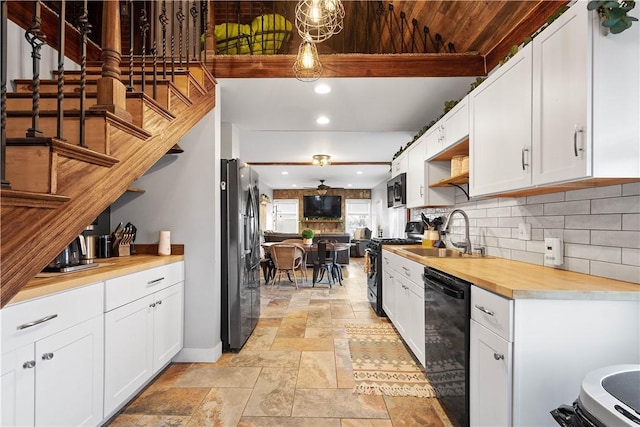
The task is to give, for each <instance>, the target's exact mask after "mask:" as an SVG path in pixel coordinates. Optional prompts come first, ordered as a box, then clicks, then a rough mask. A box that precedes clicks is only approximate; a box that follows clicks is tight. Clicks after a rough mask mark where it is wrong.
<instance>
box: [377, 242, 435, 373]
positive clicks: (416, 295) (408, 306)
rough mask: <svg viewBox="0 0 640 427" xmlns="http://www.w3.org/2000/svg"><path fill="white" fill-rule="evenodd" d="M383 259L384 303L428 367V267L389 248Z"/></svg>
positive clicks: (397, 328)
mask: <svg viewBox="0 0 640 427" xmlns="http://www.w3.org/2000/svg"><path fill="white" fill-rule="evenodd" d="M382 261H383V262H382V307H383V308H384V311H385V313H387V316H389V320H391V322H392V323H393V326H394V327H395V328H396V330H397V331H398V333H399V334H400V336H401V337H402V339H403V340H404V342H405V343H406V344H407V346H408V347H409V348H410V349H411V351H412V352H413V354H414V356H415V357H416V359H418V361H419V362H420V363H421V364H422V366H423V367H424V364H425V357H424V345H425V339H424V320H425V319H424V284H423V283H422V271H423V270H424V267H423V266H422V265H421V264H419V263H417V262H415V261H411V260H409V259H406V258H404V257H401V256H399V255H396V254H394V253H392V252H389V251H385V250H383V251H382Z"/></svg>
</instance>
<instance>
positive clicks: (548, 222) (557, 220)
mask: <svg viewBox="0 0 640 427" xmlns="http://www.w3.org/2000/svg"><path fill="white" fill-rule="evenodd" d="M527 222H528V223H530V224H531V227H535V228H564V216H559V215H558V216H532V217H529V218H528V219H527Z"/></svg>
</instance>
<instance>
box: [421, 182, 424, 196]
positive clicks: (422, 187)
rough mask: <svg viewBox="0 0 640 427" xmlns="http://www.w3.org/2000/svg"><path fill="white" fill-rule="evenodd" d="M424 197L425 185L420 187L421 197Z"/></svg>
mask: <svg viewBox="0 0 640 427" xmlns="http://www.w3.org/2000/svg"><path fill="white" fill-rule="evenodd" d="M423 196H424V185H421V186H420V197H423Z"/></svg>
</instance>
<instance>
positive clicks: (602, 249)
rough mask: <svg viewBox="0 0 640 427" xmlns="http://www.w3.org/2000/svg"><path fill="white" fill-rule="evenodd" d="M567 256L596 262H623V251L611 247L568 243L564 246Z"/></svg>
mask: <svg viewBox="0 0 640 427" xmlns="http://www.w3.org/2000/svg"><path fill="white" fill-rule="evenodd" d="M564 254H565V256H568V257H571V258H584V259H590V260H596V261H606V262H617V263H620V262H622V249H621V248H613V247H610V246H593V245H577V244H575V243H567V244H565V245H564Z"/></svg>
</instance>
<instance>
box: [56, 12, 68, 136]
mask: <svg viewBox="0 0 640 427" xmlns="http://www.w3.org/2000/svg"><path fill="white" fill-rule="evenodd" d="M65 4H66V3H65V0H62V1H61V2H60V11H59V13H58V94H57V98H58V103H57V115H56V138H58V139H60V140H64V135H63V130H62V128H63V123H64V52H65V33H66V31H65V30H66V27H67V26H66V13H65V12H66V7H65Z"/></svg>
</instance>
